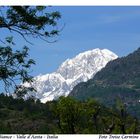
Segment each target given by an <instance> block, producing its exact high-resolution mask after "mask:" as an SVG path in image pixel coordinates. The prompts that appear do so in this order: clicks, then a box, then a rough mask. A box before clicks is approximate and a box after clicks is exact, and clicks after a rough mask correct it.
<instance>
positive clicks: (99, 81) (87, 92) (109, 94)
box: [70, 48, 140, 117]
mask: <svg viewBox="0 0 140 140" xmlns="http://www.w3.org/2000/svg"><path fill="white" fill-rule="evenodd" d="M70 96H74V97H75V98H77V99H80V100H85V99H88V98H91V97H92V98H94V99H96V100H98V101H99V102H100V103H102V104H104V105H106V106H108V107H111V106H112V107H115V106H116V104H115V103H116V100H117V99H118V98H120V99H121V100H122V101H123V103H124V104H126V107H127V110H128V112H129V113H130V114H132V115H133V116H136V117H140V111H139V108H140V103H139V100H140V48H139V49H138V50H136V51H135V52H134V53H132V54H129V55H128V56H126V57H122V58H118V59H116V60H113V61H111V62H109V63H108V64H107V65H106V67H105V68H103V69H102V70H101V71H99V72H98V73H97V74H96V75H95V77H94V78H93V79H91V80H89V81H88V82H85V83H80V84H79V85H77V86H76V87H75V88H74V89H73V91H72V92H71V93H70Z"/></svg>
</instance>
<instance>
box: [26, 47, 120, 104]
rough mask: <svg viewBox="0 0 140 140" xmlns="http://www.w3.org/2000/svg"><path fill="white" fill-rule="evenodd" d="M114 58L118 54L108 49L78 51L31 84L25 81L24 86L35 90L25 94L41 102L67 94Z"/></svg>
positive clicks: (35, 78) (37, 77)
mask: <svg viewBox="0 0 140 140" xmlns="http://www.w3.org/2000/svg"><path fill="white" fill-rule="evenodd" d="M116 58H118V56H117V55H116V54H115V53H113V52H112V51H110V50H108V49H99V48H96V49H93V50H89V51H85V52H83V53H80V54H78V55H77V56H75V57H74V58H72V59H67V60H66V61H64V62H63V63H62V64H61V65H60V66H59V68H58V69H57V70H56V71H55V72H53V73H50V74H45V75H38V76H36V77H34V81H33V82H32V83H31V84H29V83H25V84H24V86H26V87H29V86H32V87H34V89H35V90H36V92H30V93H28V95H26V96H31V95H32V96H33V97H35V98H36V99H40V101H41V102H42V103H46V102H47V101H52V100H56V99H58V98H59V97H60V96H68V95H69V93H70V92H71V91H72V89H73V88H74V86H76V85H77V84H78V83H80V82H86V81H87V80H89V79H91V78H93V77H94V75H95V74H96V73H97V72H98V71H100V70H101V69H102V68H104V67H105V66H106V64H107V63H108V62H109V61H112V60H114V59H116Z"/></svg>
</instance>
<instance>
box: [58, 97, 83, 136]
mask: <svg viewBox="0 0 140 140" xmlns="http://www.w3.org/2000/svg"><path fill="white" fill-rule="evenodd" d="M81 115H82V106H81V104H80V103H79V102H78V101H76V100H75V99H73V98H71V97H61V98H60V99H59V101H58V104H57V108H56V116H57V118H58V122H57V123H58V127H59V130H60V133H63V134H76V133H78V130H79V124H80V121H81Z"/></svg>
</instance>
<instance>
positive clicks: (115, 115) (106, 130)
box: [0, 94, 140, 134]
mask: <svg viewBox="0 0 140 140" xmlns="http://www.w3.org/2000/svg"><path fill="white" fill-rule="evenodd" d="M117 104H118V105H117V108H116V110H114V109H111V108H107V107H105V106H103V105H101V104H99V103H98V102H97V101H95V100H93V99H89V100H87V101H84V102H81V101H78V100H75V99H73V98H71V97H61V98H60V99H59V100H58V101H52V102H47V103H46V104H42V103H40V102H39V101H34V100H33V99H29V100H26V101H24V100H23V99H13V97H12V96H9V97H8V96H4V95H3V94H1V95H0V134H124V133H126V134H139V133H140V128H139V120H137V119H136V118H133V117H131V116H130V115H128V113H127V110H126V108H125V106H123V104H122V103H121V102H120V101H118V103H117Z"/></svg>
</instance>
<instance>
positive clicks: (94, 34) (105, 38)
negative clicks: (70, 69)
mask: <svg viewBox="0 0 140 140" xmlns="http://www.w3.org/2000/svg"><path fill="white" fill-rule="evenodd" d="M51 9H52V10H58V11H59V12H60V13H61V15H62V18H61V20H60V22H59V26H58V27H59V28H61V27H62V26H63V25H64V24H65V27H64V29H63V31H61V33H60V36H59V37H58V38H57V39H58V41H57V42H56V43H52V44H48V43H46V42H44V41H42V40H35V39H34V40H33V42H34V45H32V46H31V45H30V44H27V43H26V42H25V41H24V40H23V39H22V38H20V37H19V36H16V44H17V46H18V47H19V48H20V47H22V46H23V45H24V44H27V45H28V46H29V47H30V55H31V58H33V59H34V60H35V61H36V65H35V66H34V67H33V68H32V69H33V71H32V75H34V76H36V75H38V74H46V73H51V72H54V71H55V70H56V69H57V68H58V66H59V65H60V64H61V63H62V62H63V61H64V60H66V59H67V58H72V57H74V56H75V55H77V54H78V53H80V52H83V51H86V50H91V49H94V48H107V49H109V50H111V51H113V52H114V53H116V54H117V55H118V56H120V57H121V56H125V55H127V54H129V53H131V52H133V51H134V50H136V49H137V48H138V47H139V46H140V7H123V6H122V7H113V6H112V7H106V6H103V7H97V6H91V7H82V6H79V7H77V6H75V7H70V6H65V7H51ZM5 35H7V32H5V31H4V30H3V31H2V32H1V33H0V36H3V37H4V36H5Z"/></svg>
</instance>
